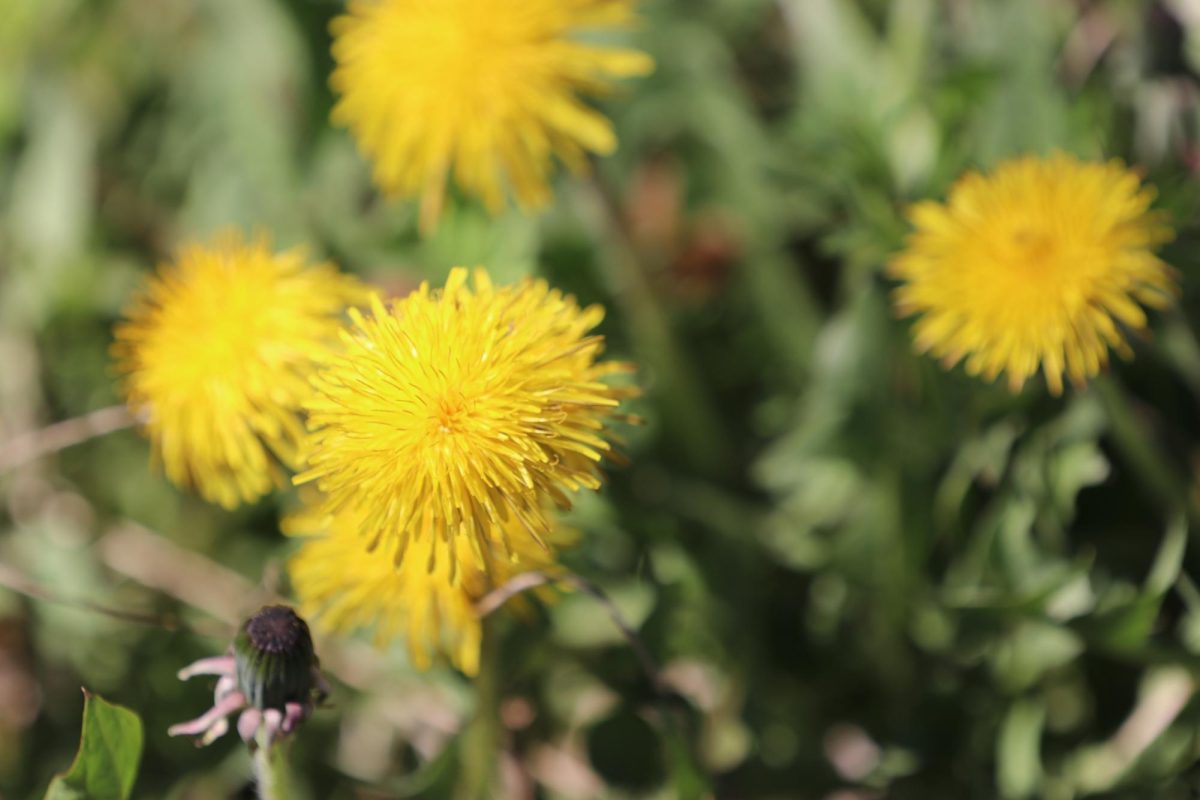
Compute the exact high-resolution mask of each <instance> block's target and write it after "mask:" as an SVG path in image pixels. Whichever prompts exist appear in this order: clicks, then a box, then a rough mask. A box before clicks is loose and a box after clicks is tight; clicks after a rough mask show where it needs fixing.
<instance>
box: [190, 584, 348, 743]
mask: <svg viewBox="0 0 1200 800" xmlns="http://www.w3.org/2000/svg"><path fill="white" fill-rule="evenodd" d="M193 675H216V676H218V678H217V686H216V689H215V690H214V693H213V694H214V699H213V707H212V708H210V709H209V710H208V711H207V712H205V713H204V714H203V715H201V716H199V717H197V718H196V719H194V720H191V721H190V722H184V723H180V724H179V725H172V726H171V727H170V729H168V731H167V733H168V734H169V735H171V736H180V735H188V736H199V737H200V739H199V743H200V744H202V745H206V744H210V743H211V742H213V741H215V740H216V739H218V738H219V737H221V736H223V735H224V734H225V732H226V731H227V730H229V722H228V719H227V718H228V717H229V715H231V714H234V713H236V712H241V715H240V716H239V717H238V723H237V730H238V735H239V736H241V737H242V739H243V740H245V741H246V742H247V743H253V742H255V741H256V739H257V737H258V734H259V732H260V731H261V732H262V733H264V735H265V739H266V743H267V744H268V745H269V744H270V743H271V742H273V741H275V739H277V738H279V737H280V736H286V735H287V734H289V733H291V732H292V731H294V730H295V729H296V728H297V726H299V724H300V723H301V722H303V721H304V720H305V719H307V718H308V715H309V714H311V713H312V709H313V706H314V705H315V704H316V703H318V702H320V701H321V700H322V699H323V698H324V697H325V695H326V694H327V693H328V687H327V685H326V683H325V679H324V678H322V677H321V673H320V670H319V669H318V663H317V656H316V653H315V652H314V650H313V643H312V636H311V635H310V634H309V632H308V624H307V623H306V622H305V621H304V620H303V619H301V618H300V617H299V616H297V615H296V612H295V611H293V610H292V609H290V608H288V607H287V606H267V607H265V608H263V609H261V610H259V612H258V613H257V614H255V615H254V616H252V617H251V618H250V619H248V620H246V622H245V624H243V625H242V629H241V631H239V632H238V635H237V638H236V639H235V641H234V643H233V645H232V646H231V647H230V648H229V650H228V651H227V652H226V653H225V655H223V656H216V657H213V658H204V659H201V660H200V661H197V662H196V663H194V664H191V665H189V666H187V667H185V668H184V669H182V670H180V671H179V679H180V680H187V679H188V678H191V677H192V676H193Z"/></svg>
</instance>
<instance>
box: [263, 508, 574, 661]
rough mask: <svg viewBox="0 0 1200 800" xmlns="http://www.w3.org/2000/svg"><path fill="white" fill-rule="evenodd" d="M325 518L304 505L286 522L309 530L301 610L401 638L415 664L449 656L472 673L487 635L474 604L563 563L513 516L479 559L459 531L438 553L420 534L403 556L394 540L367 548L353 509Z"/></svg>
mask: <svg viewBox="0 0 1200 800" xmlns="http://www.w3.org/2000/svg"><path fill="white" fill-rule="evenodd" d="M323 522H327V520H325V519H324V518H323V517H322V516H321V515H320V514H318V513H315V512H314V511H312V510H308V511H305V512H302V513H300V514H297V515H295V516H293V517H290V518H289V519H288V520H287V521H286V523H285V530H286V532H287V533H289V534H293V535H302V536H307V537H311V538H307V539H306V540H305V541H304V544H303V545H302V546H301V548H300V550H299V551H298V552H297V553H296V555H295V556H293V557H292V559H291V561H290V562H289V564H288V571H289V573H290V575H291V580H292V586H293V587H294V588H295V591H296V595H297V597H298V598H299V601H300V605H301V608H302V609H303V610H304V613H305V614H306V615H308V616H309V617H311V618H312V619H313V621H314V623H315V624H316V625H317V626H318V627H319V628H322V629H325V630H328V631H338V632H350V631H353V630H359V629H368V628H370V629H373V630H374V634H375V639H376V642H377V644H380V645H382V644H386V643H388V642H390V641H392V640H393V639H395V638H396V637H401V638H403V639H404V640H405V641H406V643H407V645H408V652H409V657H410V659H411V660H412V663H413V664H414V665H415V666H416V667H417V668H419V669H428V668H429V666H430V664H431V663H432V659H433V658H434V656H435V655H437V654H445V655H446V656H448V657H449V659H450V661H451V663H453V664H454V666H456V667H457V668H458V669H460V670H462V671H463V672H465V673H467V674H468V675H474V674H475V673H476V672H478V670H479V647H480V642H481V637H482V620H481V619H480V616H479V614H478V612H477V611H476V610H475V603H476V601H478V600H479V599H480V598H481V597H483V596H484V595H485V594H487V593H488V592H489V591H491V590H492V589H494V588H496V587H497V586H500V585H503V584H504V583H505V582H507V581H508V580H509V579H510V578H512V577H513V576H515V575H518V574H520V573H523V572H529V571H532V570H537V571H543V572H548V573H553V572H554V571H555V570H556V569H557V565H556V563H555V551H554V548H553V546H552V545H551V546H549V547H545V546H543V545H541V544H539V543H538V542H537V541H535V540H534V538H533V537H532V536H530V535H529V532H528V531H526V530H525V529H524V528H523V527H522V526H521V525H520V524H518V523H516V522H515V521H514V520H510V521H509V522H508V523H507V525H506V530H505V531H504V535H503V536H499V535H489V537H488V540H487V544H486V545H485V546H484V548H483V553H484V556H485V562H484V564H483V565H482V566H481V565H480V564H479V563H478V560H477V559H476V557H475V553H474V551H473V550H472V547H471V545H470V544H469V543H468V542H467V541H466V540H465V539H464V538H463V537H458V538H456V539H455V540H454V541H453V542H452V543H451V544H450V545H449V548H450V549H449V550H448V551H446V552H442V553H441V554H439V555H438V556H437V557H436V558H435V554H434V550H435V548H436V547H437V542H436V541H435V540H434V538H433V537H431V536H423V537H420V538H417V539H416V540H415V541H414V542H413V543H412V545H411V546H410V547H409V551H408V554H407V555H406V556H405V557H404V559H403V560H402V561H400V562H399V563H397V561H396V553H395V547H394V542H393V543H385V544H382V545H381V546H379V547H377V548H376V549H374V550H370V551H369V550H367V548H366V547H365V546H364V544H363V541H362V538H361V534H360V532H359V517H358V516H357V515H355V514H354V513H353V512H345V513H343V514H341V515H340V516H338V517H336V518H335V519H334V520H332V521H331V522H328V524H327V525H322V523H323ZM566 535H567V534H566V533H565V532H564V531H562V530H561V529H558V528H555V529H554V530H553V532H552V533H551V540H552V541H553V542H555V543H562V542H564V539H565V537H566ZM507 548H512V549H511V551H509V550H508V549H507Z"/></svg>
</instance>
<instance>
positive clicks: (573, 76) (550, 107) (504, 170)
mask: <svg viewBox="0 0 1200 800" xmlns="http://www.w3.org/2000/svg"><path fill="white" fill-rule="evenodd" d="M632 5H633V3H632V0H522V2H520V3H513V2H509V0H438V2H433V3H431V2H427V1H426V0H351V2H350V5H349V10H348V13H347V14H346V15H344V16H341V17H338V18H337V19H336V20H334V22H333V25H332V32H333V37H334V42H333V57H334V60H335V61H336V62H337V67H336V69H335V70H334V72H333V76H332V78H331V80H330V83H331V84H332V86H333V89H334V91H335V92H336V93H337V94H338V95H340V99H339V100H338V103H337V105H336V106H335V107H334V110H333V119H334V122H335V123H337V124H340V125H345V126H347V127H348V128H350V130H351V132H352V133H353V134H354V136H355V137H356V139H357V140H358V144H359V147H360V148H361V149H362V150H363V152H364V153H365V154H366V155H367V156H368V157H369V158H370V159H371V160H372V161H373V162H374V174H375V180H376V182H377V183H378V184H379V185H380V186H381V187H382V188H383V189H384V190H385V191H387V192H389V193H392V194H400V195H405V196H410V197H411V196H417V195H419V196H420V197H421V223H422V227H423V228H424V229H426V230H428V229H429V228H430V227H431V226H432V225H433V224H434V223H436V221H437V217H438V215H439V213H440V210H441V207H442V203H443V197H444V194H445V189H446V181H447V178H448V176H449V173H450V171H451V170H452V169H453V171H454V177H455V180H456V181H457V182H458V185H459V186H460V187H461V188H462V189H463V190H464V191H465V192H467V193H469V194H472V195H475V196H478V197H481V198H482V199H483V200H484V202H485V203H486V204H487V206H488V207H489V208H490V209H491V210H492V211H493V212H495V211H498V210H499V209H501V208H502V207H503V206H504V204H505V197H506V195H507V194H508V193H510V192H511V194H513V195H515V196H516V199H517V202H518V203H520V204H521V205H522V206H525V207H538V206H542V205H545V204H546V202H547V201H548V199H549V196H550V189H549V187H548V185H547V184H548V179H549V175H550V172H551V167H552V162H553V159H554V156H557V157H558V159H559V160H561V161H562V162H564V163H565V164H566V165H567V166H568V167H569V168H572V169H574V170H580V169H582V168H583V167H584V166H585V165H586V156H587V154H588V153H595V154H598V155H606V154H609V153H611V152H612V151H613V150H614V149H615V148H616V144H617V142H616V136H615V135H614V133H613V129H612V125H611V124H610V123H609V121H608V119H607V118H605V117H604V116H603V115H602V114H600V113H599V112H597V111H595V110H594V109H592V108H589V107H588V106H587V105H585V104H584V103H583V102H581V101H580V99H579V97H578V95H579V94H581V93H584V92H587V93H591V94H597V93H601V92H603V91H606V90H607V89H608V88H609V87H610V82H611V81H610V79H613V78H622V77H630V76H635V75H643V74H645V73H647V72H649V71H650V70H651V68H652V62H651V60H650V58H649V57H648V56H646V55H645V54H644V53H641V52H638V51H636V50H631V49H626V48H619V47H610V46H602V45H599V44H595V43H587V42H584V41H581V40H579V39H578V38H575V34H576V33H577V32H579V31H582V30H596V29H620V28H623V27H627V26H628V25H629V24H630V23H631V22H632V20H633V10H632Z"/></svg>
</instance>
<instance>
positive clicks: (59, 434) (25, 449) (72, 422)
mask: <svg viewBox="0 0 1200 800" xmlns="http://www.w3.org/2000/svg"><path fill="white" fill-rule="evenodd" d="M136 422H137V419H136V418H135V417H134V416H133V414H131V413H130V412H129V409H128V408H126V407H125V406H123V405H118V406H109V407H108V408H101V409H98V410H96V411H92V412H91V413H88V414H84V415H83V416H81V417H75V418H74V419H68V420H63V421H62V422H56V423H54V424H53V425H50V426H47V427H45V428H41V429H40V430H36V431H28V432H26V433H22V434H18V435H17V436H15V437H13V438H12V439H9V440H8V441H7V442H4V443H3V444H0V472H7V471H8V470H10V469H15V468H16V467H19V466H21V465H22V464H27V463H29V462H30V461H33V460H34V459H37V458H41V457H42V456H47V455H50V454H51V453H57V452H58V451H60V450H65V449H67V448H68V447H73V446H74V445H77V444H81V443H83V442H86V441H88V440H89V439H95V438H96V437H98V436H104V435H105V434H108V433H112V432H114V431H119V430H122V429H124V428H128V427H131V426H132V425H133V424H134V423H136Z"/></svg>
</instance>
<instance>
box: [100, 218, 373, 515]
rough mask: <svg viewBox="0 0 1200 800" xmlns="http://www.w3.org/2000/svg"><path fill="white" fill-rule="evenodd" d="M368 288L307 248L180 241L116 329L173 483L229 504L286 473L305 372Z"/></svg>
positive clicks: (131, 395) (233, 238)
mask: <svg viewBox="0 0 1200 800" xmlns="http://www.w3.org/2000/svg"><path fill="white" fill-rule="evenodd" d="M365 296H366V290H365V289H364V288H363V287H362V286H361V285H360V284H359V283H358V282H357V281H356V280H354V279H353V278H351V277H348V276H346V275H342V274H340V273H339V272H338V271H337V269H336V268H335V267H333V266H332V265H331V264H319V265H315V266H310V265H306V264H305V258H304V253H303V251H302V250H300V249H294V250H289V251H287V252H284V253H272V252H271V250H270V246H269V242H268V241H267V240H266V238H265V237H259V238H257V239H255V240H253V241H246V240H244V239H242V238H241V237H240V236H239V235H238V234H235V233H227V234H225V235H223V236H221V237H219V238H218V240H217V241H216V243H215V244H214V245H213V246H211V247H206V246H202V245H198V244H191V245H188V246H186V247H184V248H182V249H181V250H180V251H179V253H178V256H177V258H176V260H175V262H174V263H173V264H169V265H165V266H163V267H161V268H160V269H159V272H158V274H157V275H155V276H153V277H151V278H150V279H149V280H148V282H147V284H146V286H145V287H144V289H143V290H142V291H141V292H139V293H138V294H137V295H136V296H135V297H134V299H133V301H132V303H131V304H130V306H129V307H128V309H127V310H126V312H125V320H124V321H123V322H121V323H120V324H118V325H117V327H116V330H115V338H116V343H115V344H114V346H113V353H114V355H115V356H116V358H117V368H118V369H119V371H120V372H122V373H124V380H123V383H122V391H123V392H124V394H125V398H126V401H127V403H128V404H129V407H130V408H131V409H132V410H133V411H134V412H135V413H137V414H138V415H139V416H141V417H142V418H144V419H145V427H146V430H147V432H148V434H149V437H150V440H151V444H152V446H153V451H154V455H155V459H156V460H158V461H161V463H162V465H163V468H164V470H165V472H166V474H167V477H168V478H169V479H170V480H171V481H172V482H174V483H175V484H177V485H184V486H194V487H195V488H196V489H197V490H198V491H199V493H200V494H201V495H202V496H203V497H204V498H205V499H207V500H209V501H212V502H217V503H220V504H221V505H222V506H225V507H226V508H232V507H234V506H236V505H237V504H238V502H239V501H252V500H255V499H256V498H258V497H260V496H261V495H263V494H265V493H266V492H267V491H269V490H270V488H271V487H272V485H275V484H280V483H282V482H283V475H282V472H281V470H280V468H279V464H278V463H277V462H278V461H282V462H283V464H285V465H287V466H291V467H294V466H296V462H297V455H298V448H299V444H300V441H301V439H302V437H303V435H304V428H303V424H302V423H301V421H300V418H299V413H300V404H301V402H302V401H303V400H304V399H305V398H306V397H308V396H309V395H310V394H311V391H312V390H311V387H310V385H309V382H308V377H309V374H310V373H311V372H312V370H313V368H314V364H315V362H316V361H318V360H320V359H321V358H324V357H326V356H327V355H328V353H329V350H330V345H331V344H336V342H337V331H338V330H339V329H340V328H341V326H342V324H343V314H344V312H345V309H346V306H347V304H350V303H353V302H358V301H360V300H363V299H365Z"/></svg>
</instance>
